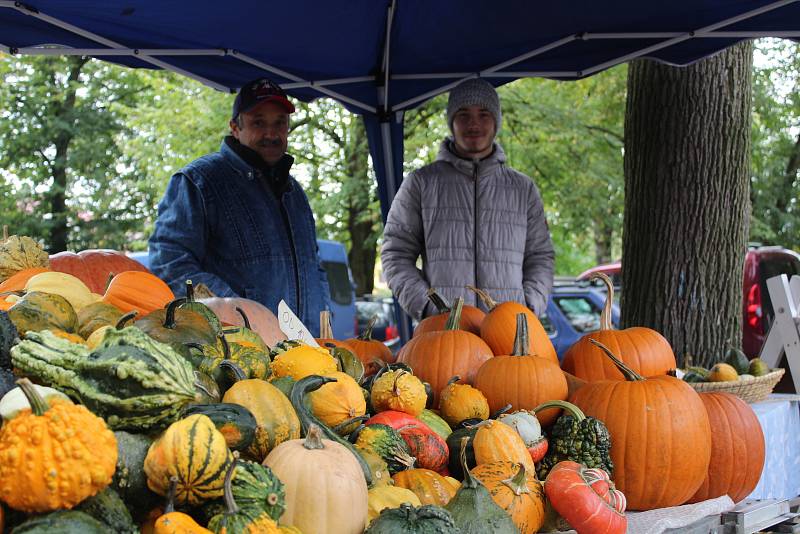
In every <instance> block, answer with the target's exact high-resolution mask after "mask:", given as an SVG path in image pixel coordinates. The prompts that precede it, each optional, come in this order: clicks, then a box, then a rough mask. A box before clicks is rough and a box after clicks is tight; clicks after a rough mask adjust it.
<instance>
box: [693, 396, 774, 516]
mask: <svg viewBox="0 0 800 534" xmlns="http://www.w3.org/2000/svg"><path fill="white" fill-rule="evenodd" d="M700 400H702V401H703V405H704V406H705V407H706V412H707V413H708V420H709V423H710V424H711V462H710V463H709V464H708V474H707V475H706V478H705V480H704V481H703V484H702V485H701V486H700V489H698V490H697V493H695V494H694V495H693V496H692V498H691V499H689V502H700V501H705V500H707V499H713V498H716V497H720V496H722V495H729V496H730V498H731V499H732V500H733V502H739V501H741V500H742V499H744V498H745V497H747V496H748V495H750V493H752V491H753V490H754V489H755V488H756V486H757V485H758V481H759V479H760V478H761V471H762V470H763V469H764V433H763V432H762V431H761V423H759V422H758V418H757V417H756V414H755V412H754V411H753V409H752V408H751V407H750V405H749V404H747V403H746V402H744V401H743V400H742V399H740V398H739V397H737V396H736V395H731V394H730V393H723V392H715V393H714V392H707V393H700Z"/></svg>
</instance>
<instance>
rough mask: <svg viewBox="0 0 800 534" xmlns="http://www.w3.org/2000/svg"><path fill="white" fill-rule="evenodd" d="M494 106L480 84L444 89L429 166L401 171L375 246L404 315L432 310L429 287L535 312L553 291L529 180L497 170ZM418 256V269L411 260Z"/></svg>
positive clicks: (543, 224) (538, 205) (545, 238)
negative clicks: (444, 131) (443, 110)
mask: <svg viewBox="0 0 800 534" xmlns="http://www.w3.org/2000/svg"><path fill="white" fill-rule="evenodd" d="M502 120H503V115H502V112H501V111H500V99H499V97H498V95H497V92H496V91H495V89H494V87H492V86H491V85H490V84H489V83H487V82H486V81H484V80H482V79H470V80H467V81H464V82H462V83H461V84H459V85H458V86H456V87H455V88H454V89H453V90H452V91H450V98H449V100H448V102H447V124H448V126H449V127H450V131H451V133H452V134H453V135H452V137H448V138H447V139H445V140H444V141H443V142H442V144H441V146H440V148H439V153H438V155H437V157H436V161H435V162H434V163H431V164H430V165H426V166H425V167H422V168H421V169H418V170H416V171H414V172H412V173H410V174H409V175H408V176H407V177H406V178H405V180H403V183H402V185H401V186H400V190H399V191H398V192H397V195H396V196H395V198H394V201H393V202H392V207H391V209H390V210H389V216H388V219H387V221H386V227H385V230H384V235H383V246H382V248H381V262H382V265H383V271H384V275H385V276H386V281H387V283H388V284H389V287H390V288H391V289H392V291H393V292H394V294H395V296H396V297H397V299H398V301H399V303H400V305H401V306H402V307H403V309H404V310H405V311H406V312H407V313H408V314H409V315H411V316H412V317H414V318H416V319H421V318H423V317H425V316H427V315H430V314H434V313H437V310H436V307H435V306H433V305H432V304H431V303H430V301H429V300H428V298H427V292H428V289H429V288H431V287H433V288H435V289H436V291H437V292H438V293H439V294H440V295H442V296H443V297H445V299H446V300H448V301H450V302H452V300H453V299H455V298H456V297H464V302H465V304H472V305H479V306H482V303H480V302H476V299H475V295H474V294H473V293H472V292H471V291H465V287H464V286H466V285H472V286H475V287H477V288H479V289H484V290H485V291H487V292H488V293H489V295H491V297H492V298H493V299H494V300H495V301H497V302H504V301H515V302H519V303H521V304H525V305H527V306H528V308H530V309H531V310H532V311H533V312H534V313H536V314H537V315H539V314H541V313H542V312H544V310H545V307H546V306H547V298H548V296H549V294H550V290H551V289H552V286H553V259H554V252H553V244H552V242H551V239H550V231H549V229H548V227H547V221H546V219H545V213H544V206H543V204H542V199H541V197H540V196H539V191H538V189H537V188H536V185H535V184H534V183H533V180H532V179H531V178H529V177H528V176H525V175H524V174H522V173H521V172H518V171H516V170H514V169H512V168H511V167H509V166H508V165H506V156H505V153H504V152H503V149H502V148H501V147H500V145H499V144H498V143H497V142H496V141H495V137H496V136H497V133H498V132H499V131H500V127H501V125H502ZM420 256H421V257H422V270H420V269H418V268H417V265H416V263H417V259H418V258H419V257H420Z"/></svg>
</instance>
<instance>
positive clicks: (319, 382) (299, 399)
mask: <svg viewBox="0 0 800 534" xmlns="http://www.w3.org/2000/svg"><path fill="white" fill-rule="evenodd" d="M335 381H336V379H335V378H331V377H327V376H320V375H310V376H307V377H305V378H302V379H300V380H299V381H297V383H295V385H294V387H292V394H291V396H290V400H291V401H292V406H293V407H294V410H295V412H297V417H298V418H299V419H300V425H301V427H302V430H303V435H304V436H305V434H306V432H308V429H309V428H310V427H311V425H317V426H318V427H319V428H320V430H321V431H322V434H323V436H324V437H325V438H327V439H329V440H331V441H335V442H336V443H339V444H340V445H344V446H345V447H346V448H347V449H348V450H349V451H350V452H352V453H353V455H354V456H355V457H356V460H358V463H359V465H361V471H363V473H364V479H365V480H366V481H367V486H371V485H372V471H371V470H370V468H369V465H367V462H366V461H364V458H363V457H362V456H361V455H360V454H359V453H358V450H357V449H356V448H355V447H354V446H353V444H352V443H350V442H349V441H347V440H345V439H342V437H341V436H339V434H337V433H336V432H334V431H333V430H331V429H330V428H328V427H327V426H326V425H325V424H324V423H323V422H322V421H320V420H319V419H317V418H316V417H315V416H314V414H313V413H311V410H310V409H309V408H308V406H307V405H306V400H305V396H306V393H309V392H311V391H314V390H317V389H319V388H321V387H322V386H323V385H324V384H327V383H328V382H335Z"/></svg>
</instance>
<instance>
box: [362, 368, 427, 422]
mask: <svg viewBox="0 0 800 534" xmlns="http://www.w3.org/2000/svg"><path fill="white" fill-rule="evenodd" d="M370 400H371V401H372V407H373V408H374V409H375V411H376V412H385V411H386V410H396V411H398V412H404V413H407V414H409V415H413V416H414V417H416V416H417V415H419V413H420V412H421V411H422V410H424V409H425V402H426V401H427V400H428V396H427V394H426V393H425V386H424V385H423V384H422V381H421V380H420V379H419V378H417V377H416V376H414V375H412V374H411V373H409V372H408V371H406V370H404V369H398V370H396V371H389V372H387V373H383V374H382V375H381V376H380V377H379V378H378V379H377V380H376V381H375V383H374V384H373V385H372V393H371V395H370Z"/></svg>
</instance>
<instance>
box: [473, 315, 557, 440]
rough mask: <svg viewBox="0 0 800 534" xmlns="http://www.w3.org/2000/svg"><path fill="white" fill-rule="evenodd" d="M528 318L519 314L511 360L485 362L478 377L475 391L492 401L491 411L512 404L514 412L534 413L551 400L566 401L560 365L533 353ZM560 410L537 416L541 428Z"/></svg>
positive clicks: (495, 359)
mask: <svg viewBox="0 0 800 534" xmlns="http://www.w3.org/2000/svg"><path fill="white" fill-rule="evenodd" d="M529 324H530V321H526V314H524V313H519V314H517V333H516V336H515V338H514V347H513V351H511V352H509V354H510V355H509V356H495V357H494V358H491V359H489V360H487V361H486V362H484V364H483V365H481V367H480V369H478V373H477V374H476V376H475V382H474V384H475V387H476V388H478V389H479V390H481V392H483V394H484V395H485V396H486V399H487V400H488V401H489V408H490V409H491V410H498V409H500V408H501V407H503V406H505V405H506V404H511V406H512V409H514V410H532V409H533V408H535V407H536V406H538V405H539V404H541V403H543V402H546V401H549V400H565V399H566V398H567V391H568V387H567V379H566V378H565V377H564V373H563V372H562V371H561V368H560V367H559V366H558V364H556V363H554V362H553V361H552V360H550V359H549V358H546V357H542V356H537V355H535V354H538V353H537V351H536V348H535V347H534V348H533V350H531V347H530V343H529V337H528V333H529V332H528V325H529ZM558 414H559V411H558V410H546V411H544V412H542V413H541V414H537V415H536V416H537V417H538V418H539V421H540V422H541V424H542V425H545V426H547V425H549V424H550V423H551V422H552V421H554V420H555V418H556V417H558Z"/></svg>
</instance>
